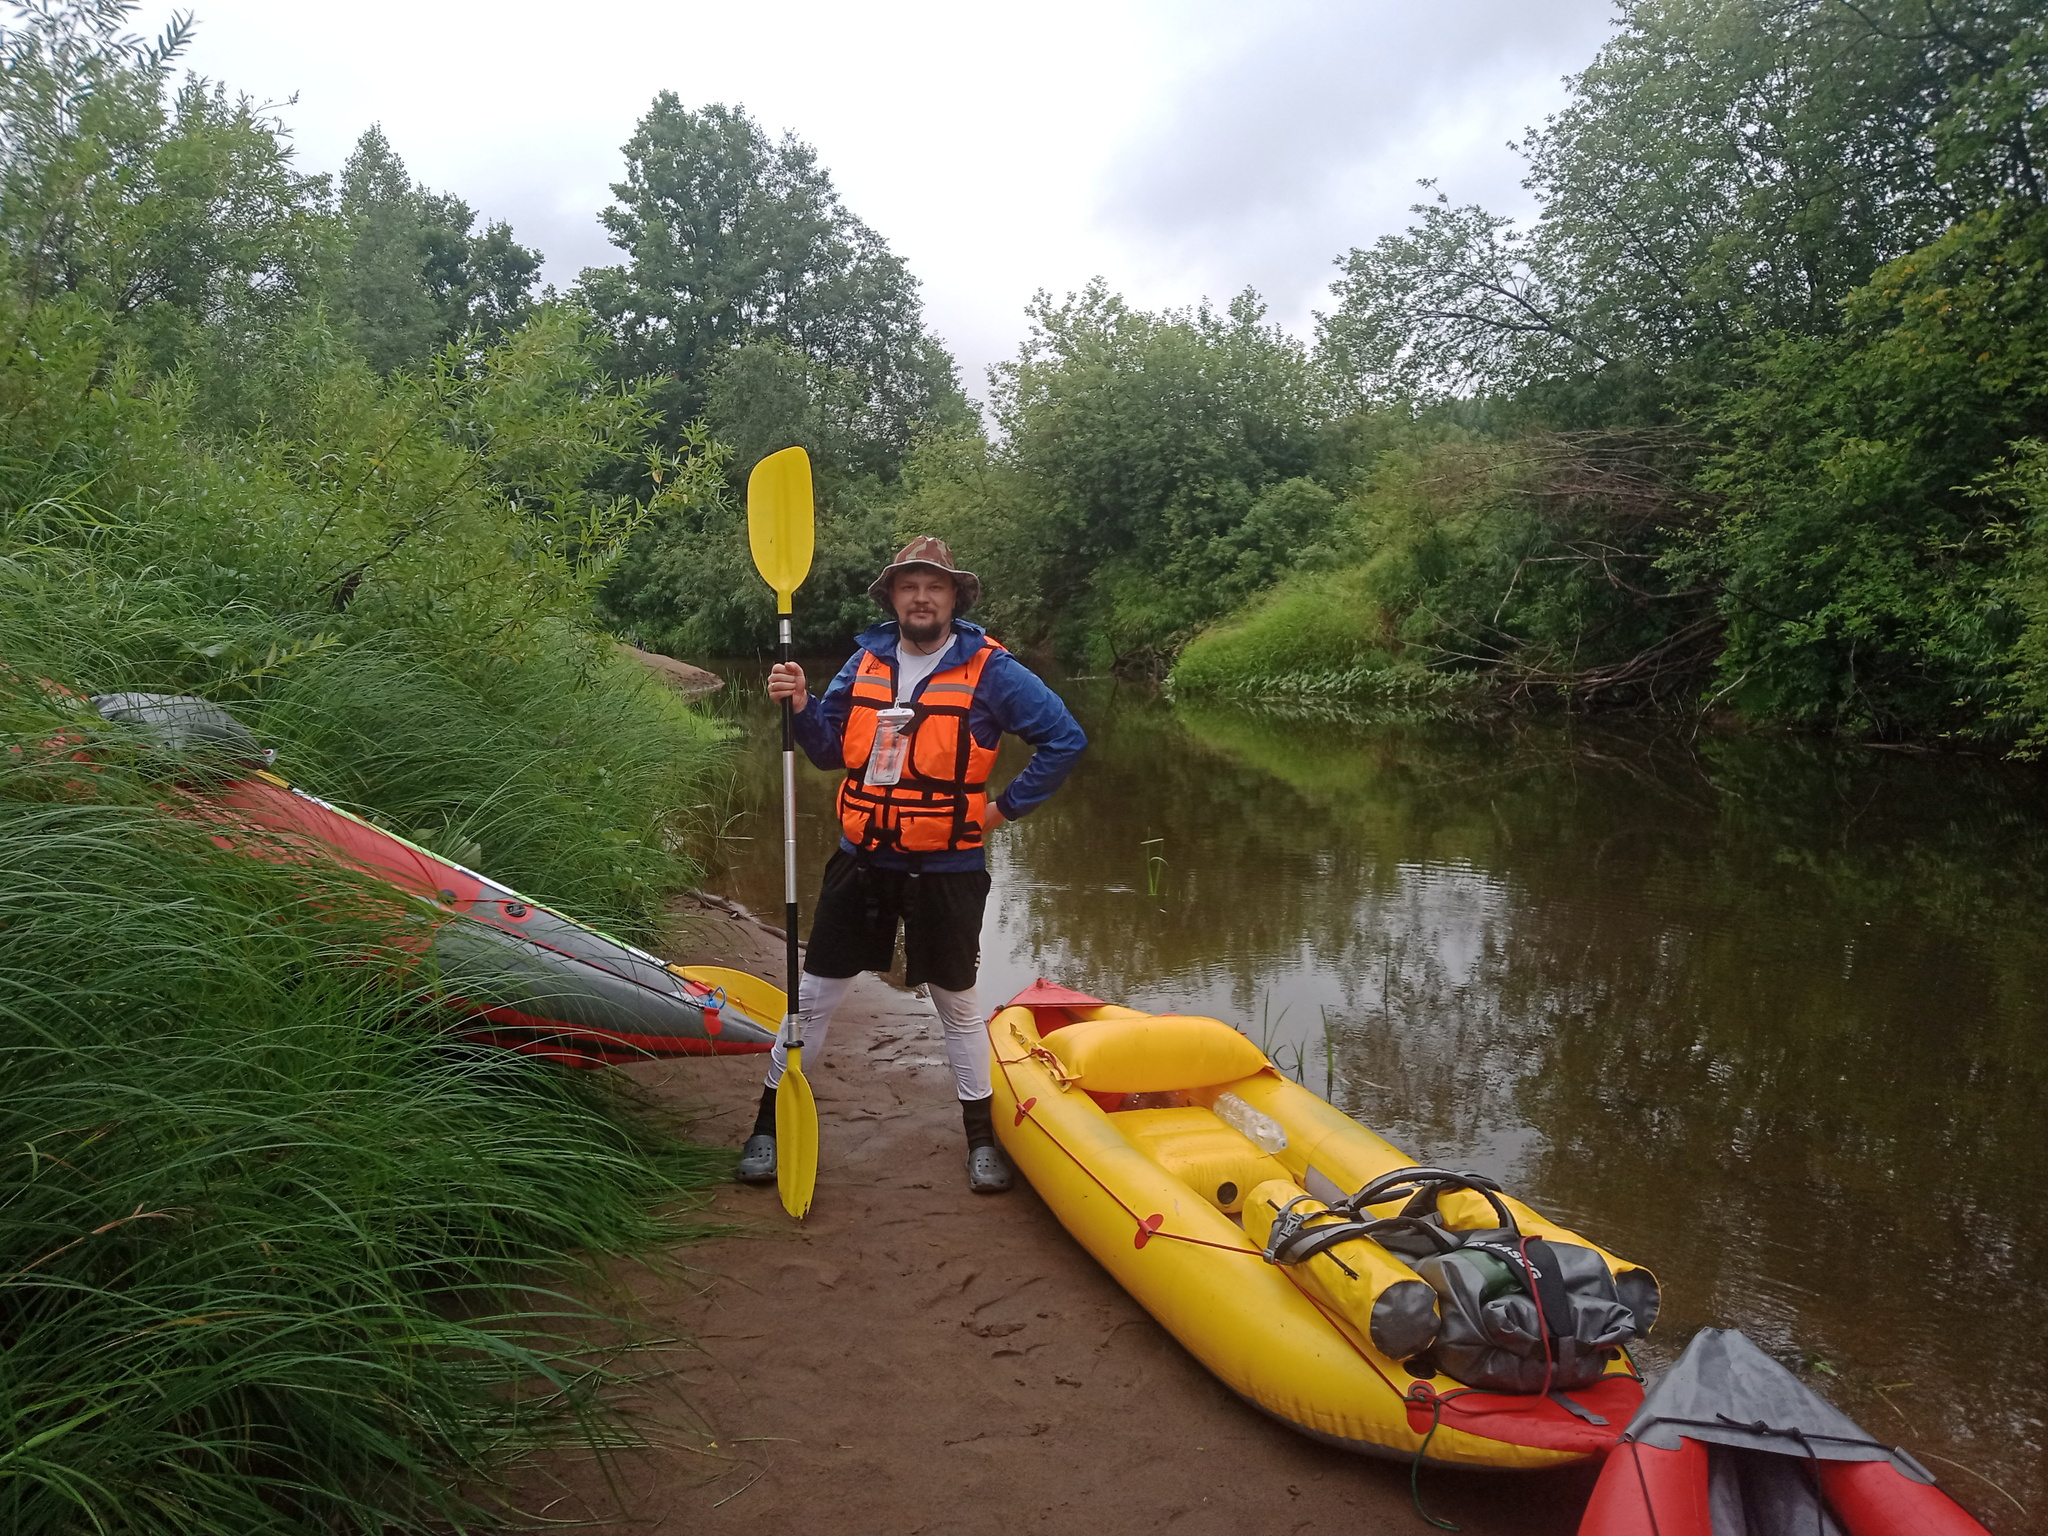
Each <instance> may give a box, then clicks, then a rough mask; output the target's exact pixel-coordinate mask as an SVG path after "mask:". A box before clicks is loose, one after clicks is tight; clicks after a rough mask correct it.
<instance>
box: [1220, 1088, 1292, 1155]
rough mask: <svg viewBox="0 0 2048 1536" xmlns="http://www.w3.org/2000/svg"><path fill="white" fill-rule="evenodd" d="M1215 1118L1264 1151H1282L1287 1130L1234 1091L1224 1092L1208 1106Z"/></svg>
mask: <svg viewBox="0 0 2048 1536" xmlns="http://www.w3.org/2000/svg"><path fill="white" fill-rule="evenodd" d="M1210 1107H1211V1108H1213V1109H1214V1110H1215V1111H1216V1118H1217V1119H1219V1120H1221V1121H1222V1122H1223V1123H1224V1124H1225V1125H1227V1126H1229V1127H1230V1128H1231V1129H1232V1130H1234V1131H1236V1132H1237V1133H1238V1134H1239V1135H1241V1136H1243V1137H1244V1138H1245V1139H1246V1140H1248V1141H1250V1142H1252V1143H1253V1144H1255V1145H1256V1146H1258V1147H1259V1148H1260V1150H1262V1151H1266V1152H1284V1151H1285V1150H1286V1149H1287V1132H1286V1130H1285V1129H1283V1128H1282V1126H1281V1124H1280V1122H1279V1121H1278V1120H1275V1119H1274V1118H1273V1117H1272V1116H1271V1115H1269V1114H1267V1113H1266V1112H1265V1111H1264V1110H1263V1109H1254V1108H1252V1106H1251V1105H1249V1104H1247V1103H1245V1101H1244V1100H1243V1099H1240V1098H1239V1097H1238V1096H1237V1095H1236V1094H1234V1093H1226V1094H1224V1095H1223V1096H1222V1097H1221V1098H1219V1099H1218V1100H1217V1101H1216V1102H1215V1104H1213V1105H1212V1106H1210Z"/></svg>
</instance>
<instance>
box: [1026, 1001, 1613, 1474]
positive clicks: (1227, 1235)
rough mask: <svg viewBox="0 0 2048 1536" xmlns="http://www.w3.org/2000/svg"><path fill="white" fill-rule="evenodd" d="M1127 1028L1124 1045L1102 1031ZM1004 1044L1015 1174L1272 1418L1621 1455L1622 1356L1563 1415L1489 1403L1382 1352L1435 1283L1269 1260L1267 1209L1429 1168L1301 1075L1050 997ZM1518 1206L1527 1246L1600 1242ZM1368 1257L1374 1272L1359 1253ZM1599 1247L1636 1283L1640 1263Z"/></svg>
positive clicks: (1520, 1458) (1322, 1429)
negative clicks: (1386, 1324) (1392, 1325)
mask: <svg viewBox="0 0 2048 1536" xmlns="http://www.w3.org/2000/svg"><path fill="white" fill-rule="evenodd" d="M1111 1020H1121V1021H1125V1025H1126V1027H1123V1028H1119V1029H1113V1030H1090V1029H1088V1028H1086V1026H1087V1025H1089V1024H1091V1023H1097V1022H1107V1021H1111ZM1134 1024H1141V1025H1142V1028H1141V1029H1136V1030H1134V1029H1133V1028H1131V1027H1129V1026H1130V1025H1134ZM988 1031H989V1040H990V1045H991V1049H992V1051H993V1054H994V1058H995V1063H994V1066H995V1070H994V1085H995V1105H994V1113H995V1120H996V1131H997V1135H998V1136H999V1137H1000V1139H1001V1141H1002V1143H1003V1146H1004V1149H1005V1150H1006V1151H1007V1152H1008V1153H1009V1155H1010V1158H1011V1160H1012V1161H1013V1162H1014V1163H1015V1164H1016V1165H1017V1168H1018V1170H1019V1171H1020V1172H1022V1173H1023V1175H1024V1176H1025V1177H1026V1178H1027V1179H1029V1180H1030V1182H1031V1185H1032V1187H1033V1188H1034V1189H1035V1190H1036V1191H1037V1192H1038V1193H1039V1195H1040V1196H1041V1197H1042V1198H1043V1199H1044V1200H1045V1202H1046V1204H1047V1205H1048V1206H1049V1207H1051V1209H1052V1210H1053V1212H1054V1214H1055V1215H1057V1216H1058V1218H1059V1220H1060V1222H1061V1224H1062V1225H1063V1226H1065V1227H1066V1229H1067V1231H1068V1232H1069V1233H1071V1234H1072V1235H1073V1237H1074V1238H1075V1240H1076V1241H1078V1242H1079V1243H1080V1244H1081V1246H1082V1247H1084V1248H1085V1249H1087V1250H1088V1252H1089V1253H1090V1254H1091V1255H1093V1256H1094V1258H1095V1259H1096V1260H1097V1261H1098V1262H1099V1263H1100V1264H1102V1266H1103V1267H1104V1268H1105V1269H1107V1270H1108V1271H1109V1272H1110V1273H1111V1274H1112V1275H1114V1276H1115V1277H1116V1279H1117V1280H1118V1281H1119V1282H1120V1283H1121V1284H1122V1285H1123V1286H1124V1288H1125V1289H1126V1290H1128V1291H1129V1292H1130V1293H1131V1295H1132V1296H1133V1297H1134V1298H1135V1299H1136V1300H1137V1301H1138V1302H1139V1304H1140V1305H1142V1306H1143V1307H1144V1308H1145V1310H1146V1311H1147V1312H1149V1313H1151V1314H1152V1316H1153V1317H1154V1318H1156V1319H1157V1320H1158V1321H1159V1323H1160V1325H1161V1326H1162V1327H1164V1328H1165V1329H1166V1330H1167V1331H1168V1332H1169V1333H1171V1334H1172V1335H1173V1336H1174V1337H1175V1338H1176V1339H1178V1340H1179V1341H1180V1343H1181V1344H1182V1345H1183V1346H1185V1347H1186V1348H1187V1350H1188V1351H1189V1352H1190V1353H1191V1354H1193V1355H1194V1356H1195V1357H1196V1358H1197V1359H1198V1360H1200V1361H1201V1362H1202V1364H1203V1365H1205V1366H1206V1367H1207V1368H1208V1369H1209V1370H1210V1371H1212V1372H1214V1373H1215V1375H1216V1376H1217V1377H1219V1378H1220V1379H1221V1380H1222V1381H1223V1382H1224V1383H1225V1384H1226V1385H1227V1386H1228V1387H1229V1388H1230V1389H1231V1390H1232V1391H1233V1392H1236V1393H1237V1394H1238V1395H1239V1396H1240V1397H1243V1398H1244V1399H1245V1400H1246V1401H1248V1402H1250V1403H1251V1404H1253V1405H1254V1406H1255V1407H1257V1408H1259V1409H1260V1410H1261V1411H1263V1412H1265V1413H1268V1414H1270V1415H1272V1416H1273V1417H1274V1418H1277V1419H1279V1420H1281V1421H1282V1422H1284V1423H1286V1424H1289V1425H1291V1426H1293V1427H1294V1428H1296V1429H1298V1430H1301V1431H1302V1432H1304V1433H1306V1434H1309V1435H1311V1436H1314V1437H1315V1438H1317V1439H1320V1440H1323V1441H1326V1442H1328V1443H1330V1444H1333V1445H1337V1446H1342V1447H1344V1448H1346V1449H1351V1450H1357V1451H1364V1452H1369V1453H1375V1454H1382V1455H1389V1456H1396V1457H1401V1458H1412V1457H1417V1456H1421V1457H1422V1459H1425V1460H1427V1461H1429V1462H1432V1463H1440V1464H1444V1465H1452V1466H1465V1467H1500V1468H1541V1467H1550V1466H1557V1465H1560V1464H1563V1463H1567V1462H1572V1461H1578V1460H1582V1459H1584V1458H1586V1457H1589V1456H1598V1455H1602V1454H1604V1453H1605V1452H1606V1450H1607V1449H1608V1447H1609V1446H1611V1445H1612V1443H1613V1442H1614V1440H1615V1438H1616V1437H1617V1436H1618V1435H1619V1433H1620V1431H1621V1429H1622V1427H1623V1426H1624V1425H1626V1423H1627V1422H1628V1420H1629V1418H1630V1417H1631V1416H1632V1415H1633V1413H1634V1411H1635V1407H1636V1405H1637V1404H1638V1403H1639V1402H1640V1401H1641V1397H1642V1388H1641V1384H1640V1381H1639V1379H1638V1378H1637V1377H1636V1375H1635V1372H1634V1370H1633V1368H1632V1366H1631V1365H1630V1364H1629V1363H1628V1361H1627V1358H1626V1356H1625V1355H1623V1356H1621V1357H1619V1358H1617V1359H1616V1361H1615V1362H1614V1364H1613V1365H1612V1366H1611V1367H1610V1370H1609V1374H1608V1375H1606V1376H1603V1377H1602V1378H1600V1380H1599V1381H1598V1382H1597V1383H1596V1384H1595V1385H1594V1386H1593V1387H1592V1388H1590V1389H1582V1390H1580V1391H1576V1392H1574V1393H1572V1394H1571V1396H1570V1398H1569V1399H1568V1400H1565V1401H1558V1400H1557V1396H1558V1395H1556V1394H1553V1395H1552V1396H1549V1397H1545V1396H1541V1395H1529V1396H1513V1395H1509V1394H1504V1393H1480V1392H1474V1391H1472V1390H1471V1389H1469V1388H1466V1387H1464V1386H1462V1385H1461V1384H1460V1383H1458V1382H1456V1381H1453V1380H1451V1379H1450V1378H1449V1377H1445V1376H1440V1375H1436V1374H1435V1373H1434V1370H1433V1367H1426V1366H1421V1365H1419V1366H1418V1370H1421V1371H1422V1374H1419V1375H1418V1374H1417V1373H1416V1371H1411V1370H1410V1369H1409V1368H1408V1367H1407V1366H1406V1365H1404V1363H1403V1362H1402V1360H1400V1359H1396V1358H1394V1357H1393V1356H1392V1355H1389V1354H1387V1353H1385V1352H1383V1351H1382V1349H1380V1348H1379V1347H1376V1345H1375V1343H1374V1341H1373V1338H1372V1330H1371V1326H1370V1316H1371V1308H1372V1303H1373V1302H1374V1301H1375V1300H1376V1299H1377V1298H1378V1297H1379V1296H1380V1295H1382V1294H1384V1293H1385V1291H1386V1288H1387V1287H1389V1286H1391V1285H1395V1284H1399V1283H1401V1282H1403V1281H1406V1282H1408V1283H1410V1284H1413V1283H1417V1282H1416V1281H1415V1277H1414V1275H1413V1272H1412V1271H1409V1270H1407V1269H1406V1267H1405V1265H1403V1264H1402V1262H1401V1261H1400V1260H1399V1259H1398V1258H1396V1257H1395V1256H1394V1255H1392V1254H1389V1253H1386V1252H1385V1251H1384V1250H1382V1249H1379V1248H1378V1245H1377V1244H1373V1243H1368V1242H1357V1243H1348V1244H1345V1245H1342V1246H1341V1247H1340V1249H1339V1250H1337V1251H1338V1254H1339V1257H1345V1258H1346V1259H1347V1263H1349V1267H1350V1268H1351V1270H1352V1271H1354V1272H1355V1273H1357V1274H1358V1275H1359V1276H1360V1278H1359V1279H1357V1280H1356V1281H1354V1282H1351V1283H1349V1284H1348V1285H1345V1284H1336V1283H1334V1282H1333V1280H1332V1276H1334V1275H1335V1274H1336V1270H1335V1269H1334V1268H1333V1267H1332V1266H1328V1265H1323V1266H1322V1267H1321V1269H1319V1270H1318V1271H1317V1272H1316V1276H1315V1277H1314V1278H1312V1277H1311V1276H1309V1275H1303V1276H1299V1277H1297V1276H1295V1275H1293V1274H1292V1273H1291V1267H1290V1266H1283V1265H1276V1264H1269V1263H1267V1262H1266V1261H1265V1259H1264V1257H1263V1252H1262V1248H1263V1236H1264V1233H1265V1229H1266V1227H1268V1226H1270V1224H1271V1223H1272V1221H1273V1219H1274V1212H1273V1210H1271V1209H1266V1210H1263V1211H1256V1210H1254V1209H1252V1208H1251V1202H1253V1201H1254V1199H1255V1197H1256V1196H1258V1195H1259V1194H1260V1193H1262V1192H1264V1193H1267V1194H1273V1195H1279V1194H1283V1193H1286V1194H1287V1195H1288V1196H1289V1197H1291V1194H1293V1193H1304V1192H1305V1193H1306V1194H1307V1195H1309V1196H1313V1197H1315V1199H1317V1200H1319V1201H1327V1200H1331V1199H1334V1198H1337V1197H1338V1196H1339V1195H1341V1194H1343V1193H1346V1192H1349V1191H1352V1190H1357V1189H1359V1188H1361V1187H1363V1186H1364V1185H1365V1184H1366V1183H1367V1182H1368V1181H1369V1180H1371V1179H1372V1178H1374V1177H1377V1176H1378V1175H1380V1174H1383V1173H1387V1172H1390V1171H1392V1170H1394V1169H1397V1168H1403V1167H1412V1166H1414V1160H1413V1159H1411V1158H1409V1157H1408V1156H1407V1155H1406V1154H1404V1153H1403V1152H1401V1151H1400V1150H1399V1149H1398V1148H1396V1147H1394V1146H1393V1145H1392V1144H1390V1143H1389V1142H1387V1141H1386V1140H1384V1139H1383V1138H1381V1137H1379V1136H1377V1135H1375V1134H1374V1133H1373V1132H1372V1131H1370V1130H1368V1129H1366V1128H1365V1127H1364V1126H1362V1125H1360V1124H1358V1123H1357V1122H1356V1121H1354V1120H1352V1119H1351V1118H1350V1117H1348V1116H1346V1115H1344V1114H1342V1113H1341V1112H1339V1111H1338V1110H1337V1109H1336V1108H1334V1107H1333V1106H1332V1105H1330V1104H1329V1103H1328V1102H1326V1101H1325V1100H1323V1099H1322V1098H1320V1097H1318V1096H1317V1095H1315V1094H1313V1093H1311V1092H1309V1091H1308V1090H1307V1089H1306V1088H1303V1087H1301V1086H1300V1085H1299V1084H1296V1083H1293V1082H1290V1081H1289V1080H1287V1079H1286V1078H1284V1077H1282V1076H1281V1075H1280V1074H1279V1073H1278V1072H1276V1071H1274V1070H1273V1069H1272V1067H1271V1066H1270V1065H1269V1064H1268V1063H1267V1061H1266V1059H1265V1057H1264V1055H1263V1053H1261V1052H1260V1051H1259V1050H1258V1048H1257V1047H1256V1046H1254V1045H1252V1043H1251V1042H1250V1041H1249V1040H1247V1039H1245V1037H1244V1036H1243V1035H1241V1034H1238V1033H1237V1032H1236V1031H1234V1030H1230V1029H1229V1028H1228V1026H1226V1025H1222V1024H1219V1023H1217V1022H1216V1021H1214V1020H1207V1019H1181V1018H1173V1017H1166V1016H1161V1017H1158V1018H1152V1017H1150V1016H1147V1015H1143V1014H1140V1013H1138V1012H1137V1011H1136V1010H1133V1009H1127V1008H1116V1007H1113V1006H1110V1005H1107V1004H1103V1003H1100V1002H1098V1001H1096V1000H1095V999H1091V998H1085V997H1082V996H1081V995H1080V994H1076V993H1070V992H1066V991H1064V989H1060V988H1054V987H1047V986H1045V985H1043V984H1041V985H1040V986H1038V987H1034V988H1032V989H1030V990H1028V991H1027V992H1025V993H1023V994H1021V995H1020V997H1019V998H1018V999H1017V1000H1016V1002H1015V1003H1013V1004H1012V1005H1011V1006H1008V1007H1005V1008H1003V1009H1002V1010H1000V1011H999V1012H997V1013H996V1014H995V1016H994V1017H993V1018H992V1019H991V1020H990V1021H989V1026H988ZM1106 1103H1107V1104H1110V1105H1113V1106H1115V1112H1111V1110H1109V1109H1106V1108H1105V1104H1106ZM1247 1110H1249V1111H1251V1112H1253V1113H1250V1114H1247ZM1261 1117H1266V1118H1261ZM1268 1119H1269V1120H1270V1122H1274V1123H1277V1134H1276V1130H1275V1126H1274V1125H1273V1124H1268V1123H1267V1122H1268ZM1226 1121H1234V1122H1235V1123H1236V1124H1239V1125H1249V1126H1250V1127H1251V1128H1252V1129H1253V1130H1254V1131H1255V1132H1258V1133H1260V1134H1262V1135H1263V1136H1265V1138H1266V1140H1267V1141H1268V1142H1273V1141H1277V1140H1279V1139H1280V1137H1281V1136H1283V1135H1284V1141H1285V1145H1284V1146H1261V1145H1257V1144H1254V1143H1253V1142H1252V1141H1251V1140H1250V1139H1249V1138H1248V1137H1247V1136H1246V1135H1245V1134H1244V1133H1243V1132H1242V1131H1241V1130H1239V1129H1236V1128H1234V1127H1233V1124H1231V1123H1226ZM1233 1149H1234V1150H1233ZM1289 1185H1292V1186H1294V1189H1293V1190H1292V1191H1289V1190H1288V1186H1289ZM1466 1202H1470V1203H1472V1204H1474V1205H1476V1206H1477V1209H1476V1210H1467V1209H1465V1203H1466ZM1282 1203H1284V1201H1283V1202H1282ZM1398 1205H1399V1202H1398V1201H1396V1202H1391V1203H1390V1204H1389V1205H1387V1206H1385V1207H1376V1208H1374V1210H1373V1212H1372V1214H1375V1215H1392V1214H1395V1212H1396V1209H1397V1207H1398ZM1440 1208H1441V1210H1442V1212H1443V1214H1444V1217H1445V1219H1446V1221H1447V1222H1448V1224H1449V1225H1451V1226H1453V1227H1472V1228H1478V1227H1492V1226H1495V1225H1497V1222H1496V1220H1495V1218H1494V1217H1493V1215H1492V1213H1491V1211H1490V1210H1489V1209H1488V1207H1487V1206H1486V1204H1485V1202H1484V1200H1483V1199H1482V1198H1481V1197H1479V1196H1476V1195H1470V1194H1468V1193H1463V1192H1461V1193H1459V1194H1451V1195H1446V1196H1445V1197H1444V1199H1443V1201H1442V1204H1441V1207H1440ZM1509 1208H1510V1209H1511V1210H1512V1211H1513V1212H1514V1214H1515V1216H1516V1218H1517V1220H1518V1222H1519V1223H1520V1224H1521V1227H1522V1231H1523V1232H1524V1233H1525V1234H1528V1235H1531V1236H1542V1237H1554V1238H1557V1239H1558V1240H1561V1241H1567V1242H1577V1243H1583V1242H1584V1241H1585V1240H1584V1239H1583V1238H1580V1237H1578V1236H1577V1235H1576V1234H1574V1233H1571V1232H1570V1231H1568V1230H1567V1229H1565V1228H1563V1227H1560V1226H1557V1225H1556V1224H1555V1223H1553V1222H1550V1221H1548V1220H1546V1219H1544V1218H1543V1217H1541V1216H1539V1215H1538V1214H1537V1213H1536V1212H1534V1211H1531V1210H1529V1208H1528V1207H1527V1206H1525V1205H1523V1204H1521V1203H1520V1202H1518V1201H1510V1202H1509ZM1238 1213H1242V1214H1241V1219H1240V1217H1239V1215H1238ZM1248 1229H1251V1230H1250V1231H1248ZM1251 1231H1256V1232H1257V1233H1258V1234H1259V1238H1258V1239H1257V1240H1255V1238H1254V1237H1253V1236H1252V1235H1251ZM1587 1246H1589V1247H1590V1246H1592V1245H1590V1244H1587ZM1366 1249H1369V1250H1372V1253H1371V1256H1370V1263H1369V1265H1368V1266H1367V1269H1366V1270H1361V1268H1360V1264H1359V1263H1358V1262H1357V1261H1356V1260H1357V1256H1358V1255H1357V1250H1366ZM1600 1251H1601V1252H1602V1254H1603V1257H1605V1258H1607V1260H1608V1262H1609V1264H1610V1266H1611V1267H1612V1268H1614V1269H1615V1270H1616V1272H1617V1273H1619V1272H1620V1271H1622V1270H1624V1269H1628V1268H1633V1267H1634V1266H1629V1265H1626V1264H1625V1263H1624V1261H1622V1260H1619V1259H1616V1258H1614V1257H1613V1256H1612V1255H1607V1254H1605V1252H1604V1250H1600ZM1368 1270H1369V1273H1368ZM1324 1271H1328V1272H1327V1273H1324ZM1317 1290H1320V1291H1322V1292H1323V1294H1321V1295H1316V1294H1312V1292H1313V1291H1317ZM1410 1316H1411V1322H1412V1320H1413V1319H1412V1311H1411V1314H1410ZM1397 1331H1398V1330H1397ZM1403 1336H1404V1337H1412V1336H1413V1333H1412V1328H1411V1329H1410V1330H1409V1332H1408V1333H1407V1334H1405V1335H1403ZM1397 1347H1399V1346H1397ZM1423 1358H1424V1360H1426V1358H1427V1357H1426V1356H1424V1357H1423Z"/></svg>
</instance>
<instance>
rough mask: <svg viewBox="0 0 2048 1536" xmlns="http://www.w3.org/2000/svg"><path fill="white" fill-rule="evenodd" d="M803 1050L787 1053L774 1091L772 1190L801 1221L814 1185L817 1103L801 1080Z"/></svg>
mask: <svg viewBox="0 0 2048 1536" xmlns="http://www.w3.org/2000/svg"><path fill="white" fill-rule="evenodd" d="M802 1058H803V1052H802V1051H791V1052H790V1053H789V1069H788V1070H787V1071H785V1072H784V1073H783V1074H782V1085H781V1086H780V1087H778V1088H777V1089H776V1090H775V1190H776V1193H778V1194H779V1195H781V1196H782V1208H783V1209H784V1210H785V1211H787V1212H789V1214H790V1215H792V1216H794V1217H795V1218H796V1219H797V1220H798V1221H802V1220H803V1219H804V1216H805V1214H806V1213H808V1212H809V1210H810V1208H811V1196H812V1195H813V1194H814V1193H815V1192H816V1190H817V1187H818V1104H817V1101H816V1100H815V1099H813V1098H812V1097H811V1085H810V1084H809V1083H808V1082H806V1081H805V1080H804V1069H803V1060H802Z"/></svg>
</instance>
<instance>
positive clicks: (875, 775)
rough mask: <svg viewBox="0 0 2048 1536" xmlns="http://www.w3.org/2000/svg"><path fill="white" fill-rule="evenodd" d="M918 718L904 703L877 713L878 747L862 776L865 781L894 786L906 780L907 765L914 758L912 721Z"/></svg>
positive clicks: (870, 755)
mask: <svg viewBox="0 0 2048 1536" xmlns="http://www.w3.org/2000/svg"><path fill="white" fill-rule="evenodd" d="M916 718H917V711H916V710H914V709H906V708H904V707H903V706H902V705H901V704H899V705H897V706H896V707H895V708H894V709H878V710H876V711H875V745H874V749H873V750H872V751H871V752H869V753H868V766H867V771H866V772H865V773H863V774H862V775H861V778H862V779H863V781H864V782H866V783H869V784H894V783H896V782H897V780H899V779H901V778H902V777H903V764H904V762H905V761H906V760H907V759H908V758H909V756H910V722H911V721H913V720H915V719H916Z"/></svg>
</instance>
